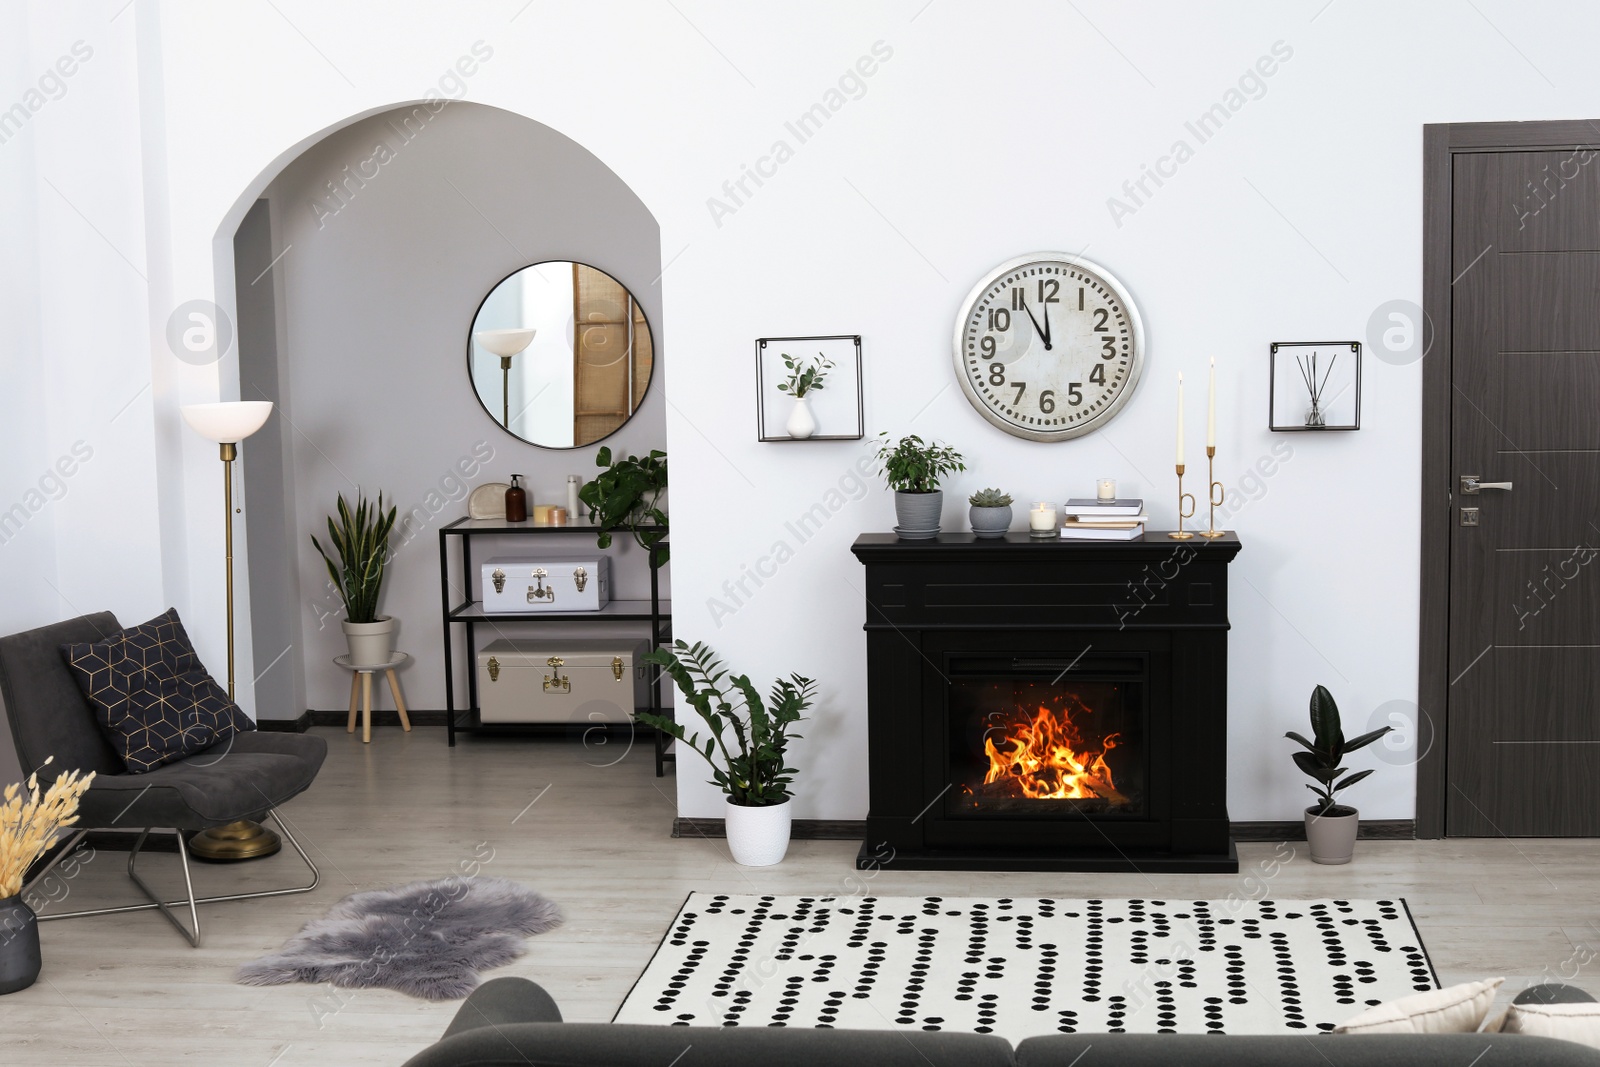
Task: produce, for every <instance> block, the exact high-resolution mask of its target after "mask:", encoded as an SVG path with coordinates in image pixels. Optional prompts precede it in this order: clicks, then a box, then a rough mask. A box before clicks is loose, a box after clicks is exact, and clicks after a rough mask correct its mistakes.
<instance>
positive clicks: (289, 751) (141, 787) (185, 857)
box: [0, 612, 328, 947]
mask: <svg viewBox="0 0 1600 1067" xmlns="http://www.w3.org/2000/svg"><path fill="white" fill-rule="evenodd" d="M121 628H122V627H121V625H120V624H119V623H118V622H117V619H116V616H114V615H112V614H111V613H110V612H100V613H98V614H95V615H84V616H80V617H79V618H76V619H69V620H67V621H66V622H59V623H54V624H52V625H50V626H42V627H39V628H38V629H36V630H28V631H26V632H24V633H19V634H12V635H11V636H9V637H0V702H3V711H4V713H5V716H6V718H7V719H8V720H9V721H10V723H11V735H12V737H13V738H14V739H15V741H16V746H17V758H18V760H20V761H21V763H22V765H23V768H24V770H25V771H31V770H35V769H39V768H41V767H42V768H43V769H42V770H40V774H39V777H40V779H41V781H45V780H50V779H53V778H54V776H55V774H59V773H63V772H65V771H68V770H74V769H77V770H81V771H83V772H84V773H88V772H89V771H94V772H95V779H94V782H93V783H92V784H91V785H90V786H89V789H88V791H87V792H85V793H84V795H83V799H82V801H81V802H80V804H79V807H78V822H77V824H75V825H74V826H73V828H72V835H71V837H70V838H69V839H68V840H67V842H66V843H65V845H64V846H63V847H61V848H60V849H59V850H58V851H57V852H56V854H55V856H54V858H52V859H51V860H50V862H49V863H48V864H47V865H46V866H45V867H44V868H43V869H42V870H41V871H40V872H39V873H38V874H37V875H36V876H35V877H34V878H33V880H32V881H31V882H30V883H29V886H30V887H32V886H37V885H39V884H40V883H41V882H42V881H43V880H44V879H45V878H47V877H49V875H50V872H51V871H52V870H53V869H54V868H55V866H56V864H58V863H60V862H61V861H62V860H63V859H65V858H66V857H67V856H68V855H70V854H71V852H72V851H73V849H74V848H76V847H77V845H78V843H79V842H80V841H81V840H82V839H83V837H84V836H85V835H86V834H87V833H88V832H89V831H91V830H106V829H134V830H138V831H139V833H138V837H137V838H136V839H135V841H134V844H133V848H132V850H131V851H130V853H129V855H128V877H129V878H131V879H132V880H133V882H134V884H135V885H137V886H138V887H139V889H140V890H141V891H142V892H143V893H144V895H145V897H146V898H147V902H146V903H143V904H129V905H121V906H117V907H107V908H93V909H88V910H83V911H71V912H48V911H47V912H45V913H44V914H41V915H40V916H39V919H40V920H41V921H46V920H50V919H70V918H75V917H77V916H82V915H107V914H111V913H114V912H123V911H144V910H147V909H151V908H155V909H158V910H159V911H160V912H161V914H163V915H165V916H166V917H167V919H168V921H170V922H171V923H172V925H173V926H175V927H177V928H178V930H179V932H180V933H182V934H183V935H184V937H186V938H187V939H188V940H189V943H190V944H192V945H195V946H197V947H198V946H199V944H200V913H199V911H198V905H200V904H209V903H214V902H216V901H223V900H249V899H253V898H256V897H272V896H282V895H284V894H288V893H308V892H310V891H311V890H313V889H315V888H316V887H317V883H318V881H319V880H320V878H321V875H320V874H319V873H318V871H317V866H316V864H315V863H313V862H312V861H311V857H310V856H308V855H306V851H305V849H303V848H301V847H300V842H299V841H297V840H295V837H294V834H293V833H291V832H290V830H289V827H288V826H286V825H285V824H284V822H283V820H282V819H281V818H279V817H278V816H277V812H276V811H275V809H276V808H277V806H278V805H279V804H282V803H283V802H284V801H286V800H288V799H289V798H290V797H293V796H295V795H296V794H298V793H301V792H303V791H305V789H306V788H307V787H308V786H310V785H311V782H312V780H313V779H315V778H316V776H317V772H318V770H320V769H321V767H322V761H323V759H324V758H325V757H326V756H327V753H328V746H327V742H325V741H324V740H323V739H322V738H320V737H310V736H307V735H305V734H289V733H260V732H257V731H250V732H247V733H241V734H235V735H233V736H232V737H230V738H228V739H227V740H226V741H223V742H221V743H220V744H217V745H213V746H212V747H211V748H208V749H205V750H204V751H201V752H197V753H195V754H194V755H191V756H188V757H186V758H184V759H180V760H177V761H175V762H172V763H168V764H166V765H165V766H162V767H158V768H156V769H155V770H153V771H150V772H148V773H146V774H129V773H128V771H127V768H126V767H125V766H124V765H123V763H122V760H121V759H120V758H118V756H117V753H116V751H115V750H114V749H113V748H112V747H111V744H110V742H108V741H107V740H106V738H105V735H104V734H103V733H102V732H101V730H100V724H99V722H98V720H97V719H96V717H95V711H94V707H93V706H92V705H91V704H90V703H89V701H88V699H87V698H86V697H85V696H84V695H83V691H82V690H81V689H79V688H78V683H77V681H76V680H75V679H74V678H73V676H72V672H71V670H70V669H69V668H68V667H67V665H66V662H65V661H64V660H63V659H62V656H61V646H62V645H63V644H67V643H71V642H81V641H100V640H104V639H105V638H106V637H107V636H109V635H111V634H114V633H116V632H117V631H118V630H120V629H121ZM50 757H54V762H52V763H51V764H50V765H49V766H48V767H44V766H43V765H44V761H45V760H46V759H47V758H50ZM268 816H270V817H272V818H273V820H274V821H276V822H277V824H278V827H279V829H280V830H282V832H283V837H284V840H286V841H288V842H289V844H290V845H292V846H293V847H294V850H295V851H296V852H297V853H299V854H300V858H301V859H302V860H304V861H305V864H306V866H307V867H309V868H310V869H311V882H310V883H309V884H307V885H303V886H296V887H293V888H290V889H270V890H263V891H259V892H251V893H233V894H230V895H227V896H210V897H196V896H195V895H194V883H193V881H192V879H191V878H190V874H189V853H188V849H187V848H186V847H185V843H184V834H185V833H186V832H191V831H196V830H204V829H209V828H210V827H213V826H224V825H226V824H228V823H230V822H234V821H237V820H239V819H262V818H265V817H268ZM155 830H170V831H171V832H172V833H173V834H174V836H175V837H176V839H177V847H178V856H179V859H180V861H181V862H182V864H183V881H184V886H185V888H186V889H187V891H188V896H187V897H186V898H184V899H181V900H172V901H165V900H162V899H161V898H160V897H158V896H157V895H156V894H155V893H153V892H152V891H151V889H150V887H149V886H148V885H146V884H145V882H144V880H143V879H142V878H140V877H139V874H138V871H137V870H136V869H135V863H136V861H137V860H138V858H139V854H140V851H141V850H142V849H143V847H144V844H145V841H146V839H147V838H148V837H149V836H150V834H151V832H152V831H155ZM26 892H27V888H25V889H24V893H26ZM184 905H187V907H188V909H189V919H190V924H191V926H190V927H187V928H186V927H185V926H184V924H183V923H182V922H181V921H180V920H179V919H178V916H177V914H176V913H175V912H174V911H173V910H172V909H173V908H175V907H181V906H184Z"/></svg>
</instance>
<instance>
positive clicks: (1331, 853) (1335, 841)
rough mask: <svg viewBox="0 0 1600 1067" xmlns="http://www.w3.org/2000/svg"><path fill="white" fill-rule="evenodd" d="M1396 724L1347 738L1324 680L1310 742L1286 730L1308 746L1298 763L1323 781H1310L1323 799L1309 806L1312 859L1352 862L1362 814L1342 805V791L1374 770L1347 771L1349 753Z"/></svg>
mask: <svg viewBox="0 0 1600 1067" xmlns="http://www.w3.org/2000/svg"><path fill="white" fill-rule="evenodd" d="M1392 729H1394V727H1392V726H1385V727H1382V728H1381V729H1378V730H1373V731H1372V732H1371V733H1365V734H1362V735H1361V736H1360V737H1355V738H1351V739H1350V740H1348V741H1346V740H1345V737H1344V727H1343V725H1342V724H1341V722H1340V720H1339V705H1337V704H1335V703H1334V702H1333V694H1332V693H1330V692H1328V690H1327V689H1325V688H1324V687H1322V686H1320V685H1319V686H1317V687H1316V688H1315V689H1313V690H1312V691H1311V734H1312V737H1313V738H1314V740H1311V741H1307V740H1306V739H1305V737H1303V736H1302V735H1300V734H1297V733H1295V732H1294V731H1293V730H1290V731H1289V732H1288V733H1287V734H1285V735H1284V736H1285V737H1287V738H1289V739H1290V740H1292V741H1297V742H1299V743H1300V746H1301V747H1302V748H1303V749H1305V751H1303V752H1296V753H1295V754H1294V762H1295V765H1296V766H1298V767H1299V768H1300V769H1301V770H1302V771H1304V772H1305V773H1306V774H1308V775H1310V776H1311V777H1312V778H1314V779H1316V782H1317V784H1316V785H1308V786H1306V788H1307V789H1309V790H1311V791H1312V792H1313V793H1315V794H1316V795H1317V802H1316V803H1315V804H1313V805H1311V806H1310V807H1309V808H1307V809H1306V841H1307V842H1309V843H1310V845H1311V859H1312V862H1314V863H1349V862H1350V857H1351V856H1352V855H1354V854H1355V848H1356V831H1357V830H1358V829H1359V828H1360V824H1361V814H1360V812H1358V811H1356V809H1355V808H1352V807H1350V806H1349V805H1347V804H1340V803H1339V802H1338V799H1337V794H1338V793H1341V792H1343V791H1344V790H1346V789H1349V788H1350V787H1351V786H1353V785H1355V784H1356V783H1357V782H1359V781H1361V779H1363V778H1365V777H1366V776H1367V775H1369V774H1371V773H1372V770H1371V769H1370V768H1369V769H1367V770H1364V771H1356V772H1355V773H1354V774H1345V768H1344V766H1343V764H1344V757H1345V756H1346V755H1348V754H1349V753H1351V752H1354V751H1356V750H1357V749H1362V748H1366V747H1367V746H1368V745H1370V744H1372V742H1374V741H1376V740H1377V739H1378V738H1380V737H1382V736H1383V735H1384V734H1386V733H1388V732H1389V731H1390V730H1392ZM1341 775H1343V777H1340V776H1341Z"/></svg>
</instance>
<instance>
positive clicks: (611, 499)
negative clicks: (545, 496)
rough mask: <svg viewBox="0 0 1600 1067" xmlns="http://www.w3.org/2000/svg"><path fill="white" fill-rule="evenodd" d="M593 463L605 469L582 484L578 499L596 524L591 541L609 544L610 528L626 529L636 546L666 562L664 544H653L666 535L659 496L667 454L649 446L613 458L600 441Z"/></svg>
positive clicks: (662, 491) (663, 489) (664, 484)
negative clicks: (638, 452)
mask: <svg viewBox="0 0 1600 1067" xmlns="http://www.w3.org/2000/svg"><path fill="white" fill-rule="evenodd" d="M594 465H595V466H596V467H604V468H605V471H604V472H603V473H602V474H601V475H600V476H599V477H598V478H596V479H595V480H594V481H592V482H585V483H584V484H583V488H582V489H579V490H578V499H579V500H580V501H582V502H583V503H584V505H585V506H587V507H588V509H589V521H590V522H592V523H594V525H596V526H598V527H600V534H599V536H598V537H596V538H595V544H596V545H597V546H598V547H600V548H610V547H611V531H613V530H621V529H627V530H628V531H629V532H630V533H632V534H633V539H634V540H635V541H637V542H639V547H640V548H643V549H646V550H650V549H655V551H656V553H657V562H658V563H665V562H667V553H668V549H667V547H666V546H665V545H662V547H660V548H656V545H658V544H660V542H661V541H662V539H663V538H665V537H666V535H667V531H666V526H667V514H666V512H665V511H664V510H662V497H663V496H664V495H665V493H666V491H667V454H666V453H665V452H663V451H661V450H660V449H656V448H653V449H651V450H650V452H649V454H648V455H646V456H643V457H639V456H628V457H627V458H625V459H618V460H615V461H613V460H612V458H611V449H610V448H609V447H607V446H604V445H602V446H601V448H600V451H599V452H596V453H595V457H594Z"/></svg>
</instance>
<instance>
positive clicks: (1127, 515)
mask: <svg viewBox="0 0 1600 1067" xmlns="http://www.w3.org/2000/svg"><path fill="white" fill-rule="evenodd" d="M1064 514H1065V515H1066V519H1065V520H1064V521H1063V522H1062V524H1061V536H1062V537H1067V538H1071V539H1072V540H1074V541H1137V540H1138V539H1139V538H1141V537H1143V536H1144V524H1145V522H1146V521H1148V519H1149V516H1147V515H1146V514H1145V513H1144V501H1143V500H1069V501H1067V505H1066V508H1065V509H1064Z"/></svg>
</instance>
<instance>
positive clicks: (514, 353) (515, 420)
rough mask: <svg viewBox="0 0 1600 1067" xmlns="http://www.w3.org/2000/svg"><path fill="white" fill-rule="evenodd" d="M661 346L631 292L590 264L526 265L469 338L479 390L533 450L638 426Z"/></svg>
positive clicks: (491, 299) (486, 306) (486, 307)
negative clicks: (632, 421)
mask: <svg viewBox="0 0 1600 1067" xmlns="http://www.w3.org/2000/svg"><path fill="white" fill-rule="evenodd" d="M654 367H655V345H654V344H653V342H652V338H651V335H650V323H649V322H648V321H646V320H645V317H644V309H643V308H641V307H640V306H639V302H638V301H637V300H635V299H634V298H633V294H632V293H630V292H628V289H627V287H626V286H624V285H623V284H622V283H621V282H619V281H617V280H616V279H615V278H613V277H612V276H611V275H609V274H607V273H606V272H605V271H603V270H598V269H596V268H594V267H591V266H589V265H587V264H585V263H572V262H569V261H566V260H552V261H550V262H548V263H535V264H534V265H533V266H531V267H524V268H522V269H521V270H519V271H517V272H516V273H515V274H513V275H511V276H510V277H508V278H506V279H505V280H504V281H502V282H501V283H500V284H499V285H497V286H495V287H494V289H493V290H491V291H490V293H489V295H488V296H486V297H484V299H483V303H482V304H480V305H478V314H477V315H476V316H475V317H474V318H473V320H472V332H471V333H470V334H469V335H468V337H467V370H468V372H469V373H470V374H471V375H472V388H473V390H474V391H475V392H476V393H477V394H478V402H479V403H481V404H482V405H483V408H484V410H485V411H487V412H488V413H489V415H490V417H491V418H493V419H494V421H495V422H497V423H499V424H500V425H501V426H502V427H504V428H505V429H506V430H507V431H509V432H510V433H513V434H515V435H516V436H518V437H520V438H522V439H523V440H524V441H526V442H528V443H529V444H530V445H538V446H539V447H541V448H578V447H581V446H583V445H588V444H593V443H594V442H596V441H598V440H600V439H601V438H602V437H609V436H610V435H612V434H614V433H616V432H617V431H618V430H620V429H621V428H622V426H623V424H624V423H626V422H627V421H628V420H629V419H631V418H633V413H634V412H635V411H638V410H639V404H640V403H641V402H642V401H643V400H644V394H645V390H647V389H649V388H650V374H651V371H652V370H653V369H654Z"/></svg>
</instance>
